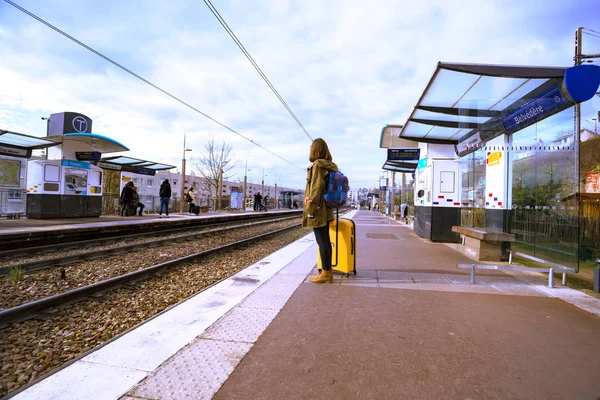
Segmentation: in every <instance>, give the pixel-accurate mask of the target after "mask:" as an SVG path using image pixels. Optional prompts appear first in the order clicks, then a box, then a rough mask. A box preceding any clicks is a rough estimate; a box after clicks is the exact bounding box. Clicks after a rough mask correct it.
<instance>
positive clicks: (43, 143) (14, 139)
mask: <svg viewBox="0 0 600 400" xmlns="http://www.w3.org/2000/svg"><path fill="white" fill-rule="evenodd" d="M57 144H58V143H56V142H54V141H52V140H49V139H47V138H40V137H36V136H29V135H24V134H22V133H17V132H10V131H6V130H2V129H0V154H5V155H9V156H14V157H25V158H29V157H31V151H32V150H36V149H45V148H48V147H52V146H56V145H57Z"/></svg>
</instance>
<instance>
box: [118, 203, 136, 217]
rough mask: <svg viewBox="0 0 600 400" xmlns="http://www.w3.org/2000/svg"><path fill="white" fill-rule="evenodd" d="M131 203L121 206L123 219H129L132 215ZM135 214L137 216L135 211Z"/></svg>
mask: <svg viewBox="0 0 600 400" xmlns="http://www.w3.org/2000/svg"><path fill="white" fill-rule="evenodd" d="M131 206H132V204H131V203H123V204H122V205H121V217H128V216H130V215H131ZM133 213H134V214H135V210H133Z"/></svg>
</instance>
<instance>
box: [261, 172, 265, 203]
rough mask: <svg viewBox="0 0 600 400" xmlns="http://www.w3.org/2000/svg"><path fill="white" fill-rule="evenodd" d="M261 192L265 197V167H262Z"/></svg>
mask: <svg viewBox="0 0 600 400" xmlns="http://www.w3.org/2000/svg"><path fill="white" fill-rule="evenodd" d="M261 187H262V188H261V192H260V194H261V195H262V196H263V197H265V167H263V177H262V184H261Z"/></svg>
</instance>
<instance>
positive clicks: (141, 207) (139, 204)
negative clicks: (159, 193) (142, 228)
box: [133, 203, 146, 215]
mask: <svg viewBox="0 0 600 400" xmlns="http://www.w3.org/2000/svg"><path fill="white" fill-rule="evenodd" d="M138 207H139V209H140V212H139V214H138V215H142V214H143V213H144V207H146V205H145V204H144V203H138V204H137V206H135V208H134V209H133V214H134V215H135V213H136V211H137V209H138Z"/></svg>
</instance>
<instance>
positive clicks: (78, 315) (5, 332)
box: [0, 227, 310, 397]
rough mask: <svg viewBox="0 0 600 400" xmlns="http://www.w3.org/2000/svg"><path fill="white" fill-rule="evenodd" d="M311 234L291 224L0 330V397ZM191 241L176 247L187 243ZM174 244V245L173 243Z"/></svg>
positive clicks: (308, 230) (307, 230) (180, 244)
mask: <svg viewBox="0 0 600 400" xmlns="http://www.w3.org/2000/svg"><path fill="white" fill-rule="evenodd" d="M309 232H310V229H306V228H300V227H298V228H295V229H294V228H291V229H289V230H288V231H282V232H280V233H278V234H273V235H271V236H268V237H264V238H263V239H260V240H259V241H254V242H249V243H248V244H245V245H240V247H238V248H235V249H229V250H227V249H224V250H222V251H220V252H217V253H213V255H210V254H209V255H206V256H204V257H200V258H198V259H196V260H194V261H191V262H188V263H184V264H182V265H180V266H179V267H177V268H168V269H165V270H164V271H163V272H162V273H159V274H156V275H155V276H153V277H152V278H151V279H145V280H141V281H138V282H135V283H132V284H124V285H122V286H121V287H120V288H115V289H114V290H111V291H108V292H104V293H103V294H101V295H99V296H94V295H92V296H90V297H88V299H87V300H86V301H79V302H75V303H73V304H70V305H69V306H68V307H64V308H56V309H54V310H52V312H51V313H46V312H42V313H40V314H39V317H38V318H32V319H28V320H25V321H22V322H18V323H14V324H12V325H10V326H8V327H7V328H5V329H2V330H0V359H2V361H3V365H4V366H5V367H3V368H1V369H0V397H2V396H4V395H5V394H9V393H12V392H14V391H15V390H18V389H19V388H20V387H23V386H24V385H27V384H28V383H34V382H36V381H37V380H38V379H40V378H42V377H43V376H45V375H46V374H48V373H51V372H52V371H54V370H56V369H57V368H60V367H61V366H63V365H64V364H65V363H70V362H73V361H75V360H77V359H79V358H81V357H82V356H84V355H85V354H88V353H89V352H90V351H93V349H94V348H96V347H97V346H100V345H102V344H104V343H106V342H107V341H109V340H111V339H112V338H115V337H117V336H119V335H121V334H124V333H126V332H127V331H128V330H129V329H132V328H134V327H136V326H139V325H140V324H143V323H144V322H145V321H147V320H148V319H151V318H152V317H154V316H155V315H156V314H158V313H160V312H163V311H164V310H165V309H168V308H169V307H171V306H173V305H175V304H177V303H179V302H181V301H184V300H185V299H187V298H189V297H191V296H194V295H196V294H197V293H198V292H201V291H203V290H206V289H207V288H209V287H211V286H212V285H214V284H216V283H218V282H220V281H221V280H223V279H226V278H227V277H229V276H231V275H233V274H235V273H236V272H239V271H240V270H242V269H244V268H246V267H248V266H250V265H252V264H254V263H256V262H258V261H260V260H261V259H263V258H264V257H266V256H268V255H269V254H271V253H273V252H274V251H276V250H278V249H280V248H282V247H284V246H286V245H287V244H289V243H290V242H293V241H295V240H297V239H299V238H301V237H304V236H305V235H306V234H308V233H309ZM187 245H188V243H179V244H177V245H175V246H180V247H185V246H187ZM175 246H174V247H175Z"/></svg>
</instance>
